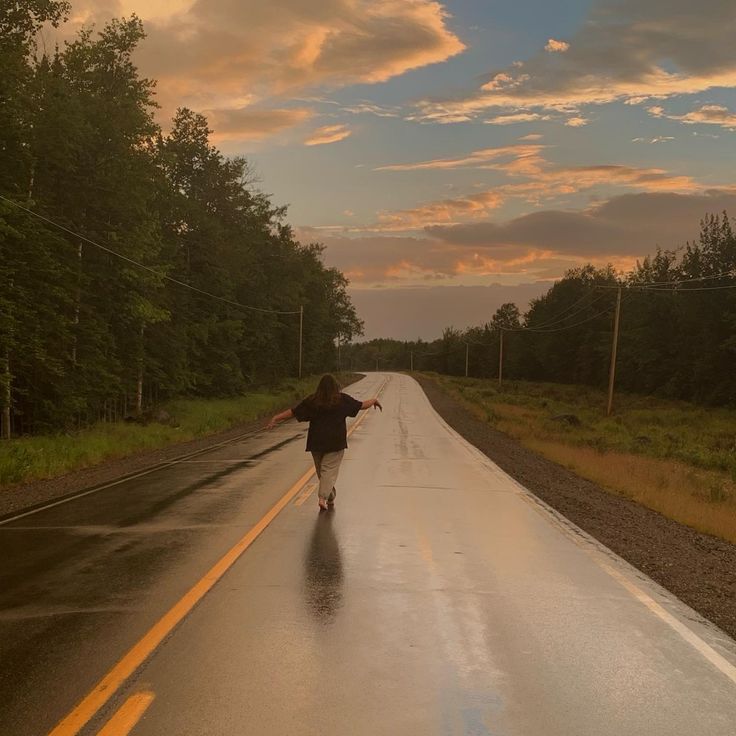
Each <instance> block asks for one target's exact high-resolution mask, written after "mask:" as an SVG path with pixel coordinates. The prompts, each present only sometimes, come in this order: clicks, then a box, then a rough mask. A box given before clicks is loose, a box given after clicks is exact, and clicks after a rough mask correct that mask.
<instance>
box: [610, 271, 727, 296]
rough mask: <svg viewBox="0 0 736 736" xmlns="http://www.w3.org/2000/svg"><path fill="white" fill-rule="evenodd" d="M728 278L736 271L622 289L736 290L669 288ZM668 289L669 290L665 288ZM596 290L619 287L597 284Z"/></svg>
mask: <svg viewBox="0 0 736 736" xmlns="http://www.w3.org/2000/svg"><path fill="white" fill-rule="evenodd" d="M728 276H736V271H734V269H731V270H730V271H723V272H722V273H716V274H712V275H711V276H695V277H693V278H691V279H677V280H673V281H649V282H645V283H642V284H636V283H633V284H622V285H621V288H623V289H625V290H626V291H708V290H712V289H733V288H736V284H731V285H726V286H704V287H696V288H692V289H689V288H688V289H677V288H669V287H677V286H680V285H682V284H691V283H695V282H698V281H712V280H713V279H721V278H726V277H728ZM663 287H668V288H663ZM595 288H596V289H618V288H619V287H618V286H611V285H609V284H596V286H595Z"/></svg>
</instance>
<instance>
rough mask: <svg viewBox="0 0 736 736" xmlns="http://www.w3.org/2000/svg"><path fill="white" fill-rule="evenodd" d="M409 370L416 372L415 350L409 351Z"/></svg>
mask: <svg viewBox="0 0 736 736" xmlns="http://www.w3.org/2000/svg"><path fill="white" fill-rule="evenodd" d="M409 370H410V371H411V372H412V373H413V372H414V351H413V350H410V351H409Z"/></svg>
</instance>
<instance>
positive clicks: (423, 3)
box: [64, 0, 465, 112]
mask: <svg viewBox="0 0 736 736" xmlns="http://www.w3.org/2000/svg"><path fill="white" fill-rule="evenodd" d="M74 6H75V7H74V11H75V12H74V16H73V20H74V21H75V22H73V23H72V24H70V25H69V26H68V27H67V29H66V30H65V31H64V33H66V34H68V33H71V32H74V31H76V30H77V29H78V28H79V27H80V25H81V24H82V23H90V22H95V23H97V24H98V25H99V24H101V23H103V22H105V21H106V20H109V19H110V18H111V17H113V16H119V15H122V14H124V13H130V12H133V11H134V12H136V13H138V14H139V15H140V16H141V17H142V18H143V19H144V21H145V26H146V31H147V34H148V36H147V38H146V40H145V41H144V42H143V43H142V45H141V48H140V50H139V52H138V54H137V57H136V61H137V63H138V65H139V66H140V67H141V69H142V71H143V73H144V74H145V75H147V76H149V77H152V78H155V79H158V80H159V85H158V89H159V98H160V100H161V101H162V104H163V106H164V108H165V109H166V111H167V112H168V111H170V110H172V109H173V108H174V107H176V106H180V105H187V106H189V107H193V108H194V109H198V110H202V109H230V108H240V107H243V106H244V105H243V100H244V99H246V98H248V99H251V98H253V99H255V100H256V101H263V100H264V99H266V98H273V97H274V96H276V97H278V96H281V95H287V94H288V95H289V96H291V97H293V96H294V95H295V94H297V93H299V92H300V91H302V90H304V91H306V90H308V89H313V88H315V87H320V86H322V87H331V88H335V87H341V86H344V85H348V84H354V83H375V82H383V81H386V80H388V79H391V78H392V77H396V76H399V75H401V74H404V73H405V72H407V71H409V70H411V69H417V68H419V67H423V66H426V65H428V64H434V63H437V62H442V61H445V60H446V59H448V58H450V57H452V56H454V55H456V54H459V53H461V52H462V51H463V50H464V49H465V45H464V44H463V42H462V41H461V40H460V39H459V38H458V36H457V35H456V34H455V33H453V32H452V31H451V30H450V28H449V27H448V24H447V20H448V15H447V12H446V11H445V9H444V7H443V5H442V4H441V3H440V2H437V1H436V0H408V1H407V0H340V2H314V3H309V2H304V0H271V1H270V2H262V1H261V0H241V1H240V2H232V0H150V2H146V3H143V2H142V1H141V0H77V1H76V2H75V3H74Z"/></svg>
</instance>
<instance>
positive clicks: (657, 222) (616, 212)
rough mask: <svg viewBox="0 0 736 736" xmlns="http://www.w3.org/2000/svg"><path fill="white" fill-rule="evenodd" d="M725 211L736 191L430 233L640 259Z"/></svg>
mask: <svg viewBox="0 0 736 736" xmlns="http://www.w3.org/2000/svg"><path fill="white" fill-rule="evenodd" d="M723 210H727V211H731V212H736V191H729V190H713V191H710V192H706V193H704V194H675V193H639V194H624V195H621V196H618V197H613V198H612V199H610V200H608V201H606V202H603V203H602V204H599V205H596V206H595V207H592V208H590V209H586V210H579V211H565V210H547V211H544V212H535V213H532V214H528V215H523V216H522V217H517V218H515V219H512V220H508V221H506V222H502V223H495V222H479V223H469V224H463V225H454V226H451V227H442V226H434V227H430V228H427V229H426V233H427V235H428V236H430V237H432V238H436V239H438V240H441V241H443V242H445V243H447V244H448V245H450V246H451V247H454V248H457V247H462V246H468V247H474V248H478V249H483V250H487V251H490V252H494V251H495V250H496V249H501V250H502V252H507V251H508V249H509V248H510V247H514V246H515V247H519V248H534V249H536V250H539V251H543V252H549V253H554V254H556V255H567V256H578V257H581V258H592V257H597V258H608V257H613V256H631V257H635V256H638V257H641V256H644V255H646V254H647V253H652V252H653V251H654V249H655V248H656V247H657V246H661V247H663V248H674V247H678V246H681V245H683V244H684V243H685V241H687V240H689V239H693V238H695V237H696V236H697V234H698V231H699V225H698V223H699V222H700V220H701V219H702V217H703V216H704V215H705V214H707V213H713V212H721V211H723Z"/></svg>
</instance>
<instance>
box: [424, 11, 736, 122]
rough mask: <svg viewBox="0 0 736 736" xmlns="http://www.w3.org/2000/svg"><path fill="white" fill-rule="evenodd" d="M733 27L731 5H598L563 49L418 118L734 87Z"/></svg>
mask: <svg viewBox="0 0 736 736" xmlns="http://www.w3.org/2000/svg"><path fill="white" fill-rule="evenodd" d="M735 23H736V4H734V2H733V0H702V2H699V3H690V4H687V3H680V2H678V3H677V10H676V11H674V10H673V8H672V0H647V2H646V3H635V2H620V0H599V2H598V3H596V4H595V5H594V6H593V9H592V11H591V13H590V16H589V17H588V19H586V22H585V23H584V24H583V25H582V26H581V27H580V29H579V30H578V31H577V33H575V34H574V36H573V37H572V38H571V39H570V41H569V43H568V42H561V41H555V40H554V39H552V40H550V42H549V43H548V44H547V46H546V48H545V49H544V50H540V52H539V53H538V54H536V55H535V56H533V57H532V58H530V59H528V60H527V61H525V62H520V63H518V64H515V65H512V66H510V67H508V68H506V69H503V70H501V71H497V72H495V73H493V74H492V75H491V76H490V78H489V80H488V81H487V82H486V83H485V84H483V85H482V86H481V87H480V89H479V90H478V91H477V92H476V93H475V94H472V95H470V96H468V97H464V98H460V99H455V100H444V101H425V102H423V103H421V104H420V105H419V114H418V116H417V117H419V118H420V119H426V120H435V121H438V122H440V121H442V120H443V119H444V120H460V119H465V120H470V119H474V118H475V117H476V116H478V115H479V114H481V113H483V112H484V111H486V110H488V109H491V108H507V109H510V110H512V111H513V110H517V109H518V108H520V107H521V108H524V109H527V110H529V109H531V110H534V109H543V110H558V111H563V110H567V111H569V110H573V109H575V110H576V109H578V108H579V107H580V106H581V105H593V104H605V103H610V102H614V101H629V102H631V103H633V104H640V103H642V102H644V101H646V100H651V99H656V98H667V97H671V96H674V95H683V94H694V93H698V92H703V91H705V90H708V89H712V88H714V87H734V86H736V46H735V45H734V44H733V32H732V29H733V26H734V24H735ZM550 52H552V53H550ZM711 112H712V113H719V112H722V111H717V110H714V111H711ZM697 122H702V121H700V120H698V121H697Z"/></svg>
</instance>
